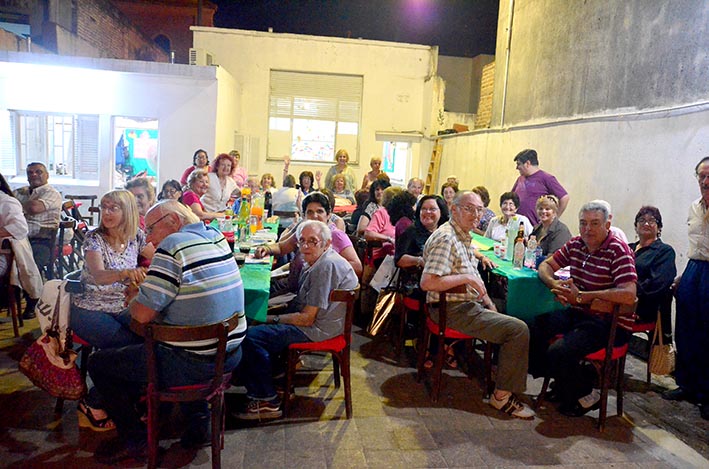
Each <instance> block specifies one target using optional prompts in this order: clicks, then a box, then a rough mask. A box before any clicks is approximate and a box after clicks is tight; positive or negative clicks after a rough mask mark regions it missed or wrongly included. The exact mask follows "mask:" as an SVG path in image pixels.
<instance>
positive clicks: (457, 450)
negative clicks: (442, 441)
mask: <svg viewBox="0 0 709 469" xmlns="http://www.w3.org/2000/svg"><path fill="white" fill-rule="evenodd" d="M478 448H479V446H478V445H477V444H475V443H473V442H466V443H460V444H455V445H450V446H445V447H443V448H441V449H440V453H441V455H442V456H443V459H444V460H445V461H446V464H447V465H448V467H479V468H483V467H487V463H486V462H485V461H484V460H483V459H482V457H481V456H480V454H479V452H478Z"/></svg>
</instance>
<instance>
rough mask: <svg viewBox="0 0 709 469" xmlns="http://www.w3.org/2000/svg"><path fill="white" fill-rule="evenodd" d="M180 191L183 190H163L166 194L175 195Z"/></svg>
mask: <svg viewBox="0 0 709 469" xmlns="http://www.w3.org/2000/svg"><path fill="white" fill-rule="evenodd" d="M178 192H182V191H179V190H177V189H165V190H164V191H163V193H164V194H165V195H175V194H177V193H178Z"/></svg>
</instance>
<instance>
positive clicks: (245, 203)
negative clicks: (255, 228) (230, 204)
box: [237, 187, 251, 241]
mask: <svg viewBox="0 0 709 469" xmlns="http://www.w3.org/2000/svg"><path fill="white" fill-rule="evenodd" d="M250 198H251V189H249V188H248V187H244V188H243V189H242V190H241V206H240V207H239V218H238V221H237V225H239V240H240V241H246V238H248V233H249V218H250V216H251V203H250V202H249V199H250Z"/></svg>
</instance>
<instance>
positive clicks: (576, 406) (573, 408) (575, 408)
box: [559, 401, 601, 417]
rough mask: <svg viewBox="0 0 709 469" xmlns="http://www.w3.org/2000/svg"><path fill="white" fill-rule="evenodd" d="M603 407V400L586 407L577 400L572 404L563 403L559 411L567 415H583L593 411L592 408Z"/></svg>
mask: <svg viewBox="0 0 709 469" xmlns="http://www.w3.org/2000/svg"><path fill="white" fill-rule="evenodd" d="M600 407H601V401H597V402H596V403H595V404H593V405H592V406H590V407H584V406H582V405H581V403H580V402H578V401H576V402H574V403H573V404H572V405H562V406H561V407H559V412H560V413H561V414H562V415H566V416H567V417H581V416H583V415H586V414H587V413H589V412H591V411H592V410H598V409H599V408H600Z"/></svg>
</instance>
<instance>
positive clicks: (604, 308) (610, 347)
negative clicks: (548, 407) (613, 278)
mask: <svg viewBox="0 0 709 469" xmlns="http://www.w3.org/2000/svg"><path fill="white" fill-rule="evenodd" d="M636 306H637V299H636V300H635V302H634V303H633V304H632V305H626V304H621V303H615V302H611V301H606V300H600V299H595V300H593V302H592V303H591V311H594V312H598V313H604V314H611V315H612V316H613V317H612V320H611V328H610V332H609V334H608V343H607V344H606V347H605V348H602V349H600V350H597V351H595V352H593V353H589V354H588V355H586V356H585V357H584V360H585V361H588V362H589V363H591V364H592V365H593V367H594V368H595V369H596V374H597V375H598V378H599V383H600V388H601V400H600V404H601V405H600V412H599V415H598V430H599V431H600V432H602V431H603V430H604V428H605V424H606V417H607V412H608V390H609V389H610V387H611V386H613V387H614V388H615V392H616V415H618V416H622V415H623V378H624V373H625V357H626V355H627V354H628V344H627V343H626V344H624V345H619V346H617V347H616V346H615V345H614V344H615V336H616V331H617V329H618V325H619V321H620V320H621V319H622V318H632V317H634V315H635V307H636ZM550 380H551V378H550V377H549V376H545V377H544V383H543V384H542V390H541V392H540V393H539V396H537V401H536V403H535V405H534V408H535V409H538V408H539V406H540V405H541V404H542V402H543V401H544V396H545V395H546V392H547V389H548V388H549V381H550ZM611 381H612V382H611Z"/></svg>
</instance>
